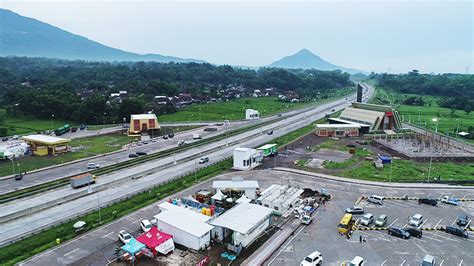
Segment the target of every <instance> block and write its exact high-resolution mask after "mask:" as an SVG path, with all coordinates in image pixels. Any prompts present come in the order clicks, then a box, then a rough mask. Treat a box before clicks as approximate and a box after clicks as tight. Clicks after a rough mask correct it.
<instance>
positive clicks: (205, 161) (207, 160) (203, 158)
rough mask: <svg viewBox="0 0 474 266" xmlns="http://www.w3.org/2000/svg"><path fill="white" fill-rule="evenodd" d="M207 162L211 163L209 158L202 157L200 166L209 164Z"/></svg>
mask: <svg viewBox="0 0 474 266" xmlns="http://www.w3.org/2000/svg"><path fill="white" fill-rule="evenodd" d="M207 162H209V157H202V158H201V159H199V163H200V164H204V163H207Z"/></svg>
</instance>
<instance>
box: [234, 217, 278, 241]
mask: <svg viewBox="0 0 474 266" xmlns="http://www.w3.org/2000/svg"><path fill="white" fill-rule="evenodd" d="M268 226H270V219H269V218H268V217H267V218H266V219H265V220H264V221H262V223H261V224H259V226H258V227H257V228H255V229H254V230H253V231H251V232H250V233H248V234H246V235H243V234H240V233H238V232H234V233H233V235H232V239H233V240H234V245H236V246H237V245H239V243H240V244H241V245H242V246H243V247H247V246H249V245H250V244H251V243H252V242H253V241H254V240H255V239H256V238H257V237H258V236H259V235H260V234H261V233H262V232H263V231H265V229H267V228H268Z"/></svg>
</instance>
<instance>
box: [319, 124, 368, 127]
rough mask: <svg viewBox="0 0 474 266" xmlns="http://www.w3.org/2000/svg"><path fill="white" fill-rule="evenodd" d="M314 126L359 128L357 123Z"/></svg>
mask: <svg viewBox="0 0 474 266" xmlns="http://www.w3.org/2000/svg"><path fill="white" fill-rule="evenodd" d="M316 128H360V126H359V125H357V124H316Z"/></svg>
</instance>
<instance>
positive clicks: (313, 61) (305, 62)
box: [268, 49, 364, 74]
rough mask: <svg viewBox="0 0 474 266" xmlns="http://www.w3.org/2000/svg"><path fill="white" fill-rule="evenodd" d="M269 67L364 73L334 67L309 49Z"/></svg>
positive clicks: (286, 57) (284, 58)
mask: <svg viewBox="0 0 474 266" xmlns="http://www.w3.org/2000/svg"><path fill="white" fill-rule="evenodd" d="M268 67H280V68H289V69H292V68H293V69H294V68H301V69H318V70H336V69H339V70H341V71H343V72H348V73H350V74H355V73H364V71H360V70H356V69H350V68H345V67H341V66H336V65H333V64H331V63H329V62H327V61H325V60H324V59H322V58H321V57H319V56H317V55H315V54H313V53H312V52H311V51H309V50H308V49H301V50H300V51H298V52H297V53H296V54H293V55H290V56H285V57H283V58H282V59H280V60H278V61H275V62H273V63H272V64H270V65H268Z"/></svg>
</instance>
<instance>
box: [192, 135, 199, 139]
mask: <svg viewBox="0 0 474 266" xmlns="http://www.w3.org/2000/svg"><path fill="white" fill-rule="evenodd" d="M193 139H201V135H199V134H193Z"/></svg>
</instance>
